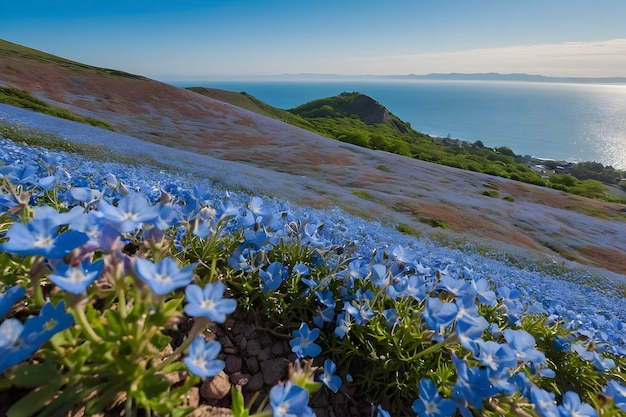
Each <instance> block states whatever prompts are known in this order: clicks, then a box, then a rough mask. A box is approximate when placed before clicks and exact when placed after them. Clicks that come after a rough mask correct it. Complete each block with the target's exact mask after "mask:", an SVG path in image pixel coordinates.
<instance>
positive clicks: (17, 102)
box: [0, 87, 115, 130]
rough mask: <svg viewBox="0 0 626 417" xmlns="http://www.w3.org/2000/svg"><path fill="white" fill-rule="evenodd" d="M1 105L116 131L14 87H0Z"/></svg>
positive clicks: (107, 125)
mask: <svg viewBox="0 0 626 417" xmlns="http://www.w3.org/2000/svg"><path fill="white" fill-rule="evenodd" d="M0 103H5V104H10V105H12V106H17V107H22V108H25V109H29V110H34V111H37V112H40V113H44V114H48V115H50V116H55V117H60V118H63V119H67V120H71V121H74V122H79V123H85V124H89V125H92V126H96V127H101V128H104V129H108V130H115V129H114V128H113V126H112V125H111V124H110V123H108V122H105V121H104V120H98V119H94V118H92V117H82V116H77V115H75V114H74V113H72V112H70V111H69V110H67V109H64V108H62V107H57V106H52V105H50V104H48V103H46V102H45V101H43V100H40V99H38V98H36V97H34V96H33V95H31V94H30V93H29V92H27V91H24V90H18V89H17V88H13V87H0Z"/></svg>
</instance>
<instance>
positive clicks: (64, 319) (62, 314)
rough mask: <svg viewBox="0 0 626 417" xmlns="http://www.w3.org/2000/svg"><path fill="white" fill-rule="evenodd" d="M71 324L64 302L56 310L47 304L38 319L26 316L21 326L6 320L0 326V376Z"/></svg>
mask: <svg viewBox="0 0 626 417" xmlns="http://www.w3.org/2000/svg"><path fill="white" fill-rule="evenodd" d="M73 324H74V319H73V318H72V316H71V314H69V313H67V312H66V311H65V302H64V301H61V302H59V303H58V304H57V306H56V307H54V306H53V305H52V304H51V303H49V302H48V303H46V304H45V305H44V306H43V308H42V309H41V311H40V312H39V315H38V316H31V317H29V318H28V319H26V323H24V324H22V323H21V322H20V321H19V320H17V319H14V318H10V319H7V320H5V321H4V322H3V323H2V324H0V374H1V373H2V372H4V371H5V370H6V369H8V368H10V367H11V366H13V365H16V364H18V363H20V362H22V361H25V360H26V359H28V358H29V357H30V356H31V355H32V354H33V353H35V352H36V351H37V350H38V349H39V348H40V347H41V345H43V344H44V343H45V342H46V341H47V340H48V339H50V338H51V337H52V336H53V335H54V334H56V333H58V332H60V331H62V330H65V329H67V328H68V327H70V326H72V325H73Z"/></svg>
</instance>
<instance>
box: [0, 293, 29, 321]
mask: <svg viewBox="0 0 626 417" xmlns="http://www.w3.org/2000/svg"><path fill="white" fill-rule="evenodd" d="M25 295H26V290H25V289H24V287H20V286H19V285H14V286H12V287H9V288H8V289H7V290H6V291H5V292H3V293H0V317H2V316H4V315H5V314H6V313H8V312H9V310H11V307H13V304H15V303H17V302H18V301H19V300H21V299H22V298H24V296H25Z"/></svg>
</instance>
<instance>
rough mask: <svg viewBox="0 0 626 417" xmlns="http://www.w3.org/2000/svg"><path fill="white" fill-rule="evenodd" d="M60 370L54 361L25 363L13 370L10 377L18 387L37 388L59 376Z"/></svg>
mask: <svg viewBox="0 0 626 417" xmlns="http://www.w3.org/2000/svg"><path fill="white" fill-rule="evenodd" d="M59 377H60V375H59V372H58V370H57V368H56V366H54V363H52V362H50V361H45V362H42V363H38V364H30V363H24V364H22V365H19V366H17V367H16V368H14V369H13V371H12V372H11V375H10V376H9V379H10V380H11V382H13V384H14V385H15V386H16V387H21V388H35V387H39V386H42V385H47V384H49V383H50V381H51V380H53V379H55V378H59Z"/></svg>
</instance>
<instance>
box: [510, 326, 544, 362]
mask: <svg viewBox="0 0 626 417" xmlns="http://www.w3.org/2000/svg"><path fill="white" fill-rule="evenodd" d="M503 333H504V338H505V339H506V341H507V342H509V346H510V347H511V349H513V351H514V352H515V354H516V355H517V358H518V359H519V360H520V361H522V362H524V363H528V362H530V363H531V364H533V365H538V364H540V363H542V362H545V361H546V355H545V354H544V353H543V352H541V351H540V350H537V348H536V347H535V345H536V342H535V338H534V337H533V336H532V335H531V334H530V333H528V332H527V331H525V330H513V329H506V330H504V332H503Z"/></svg>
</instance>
